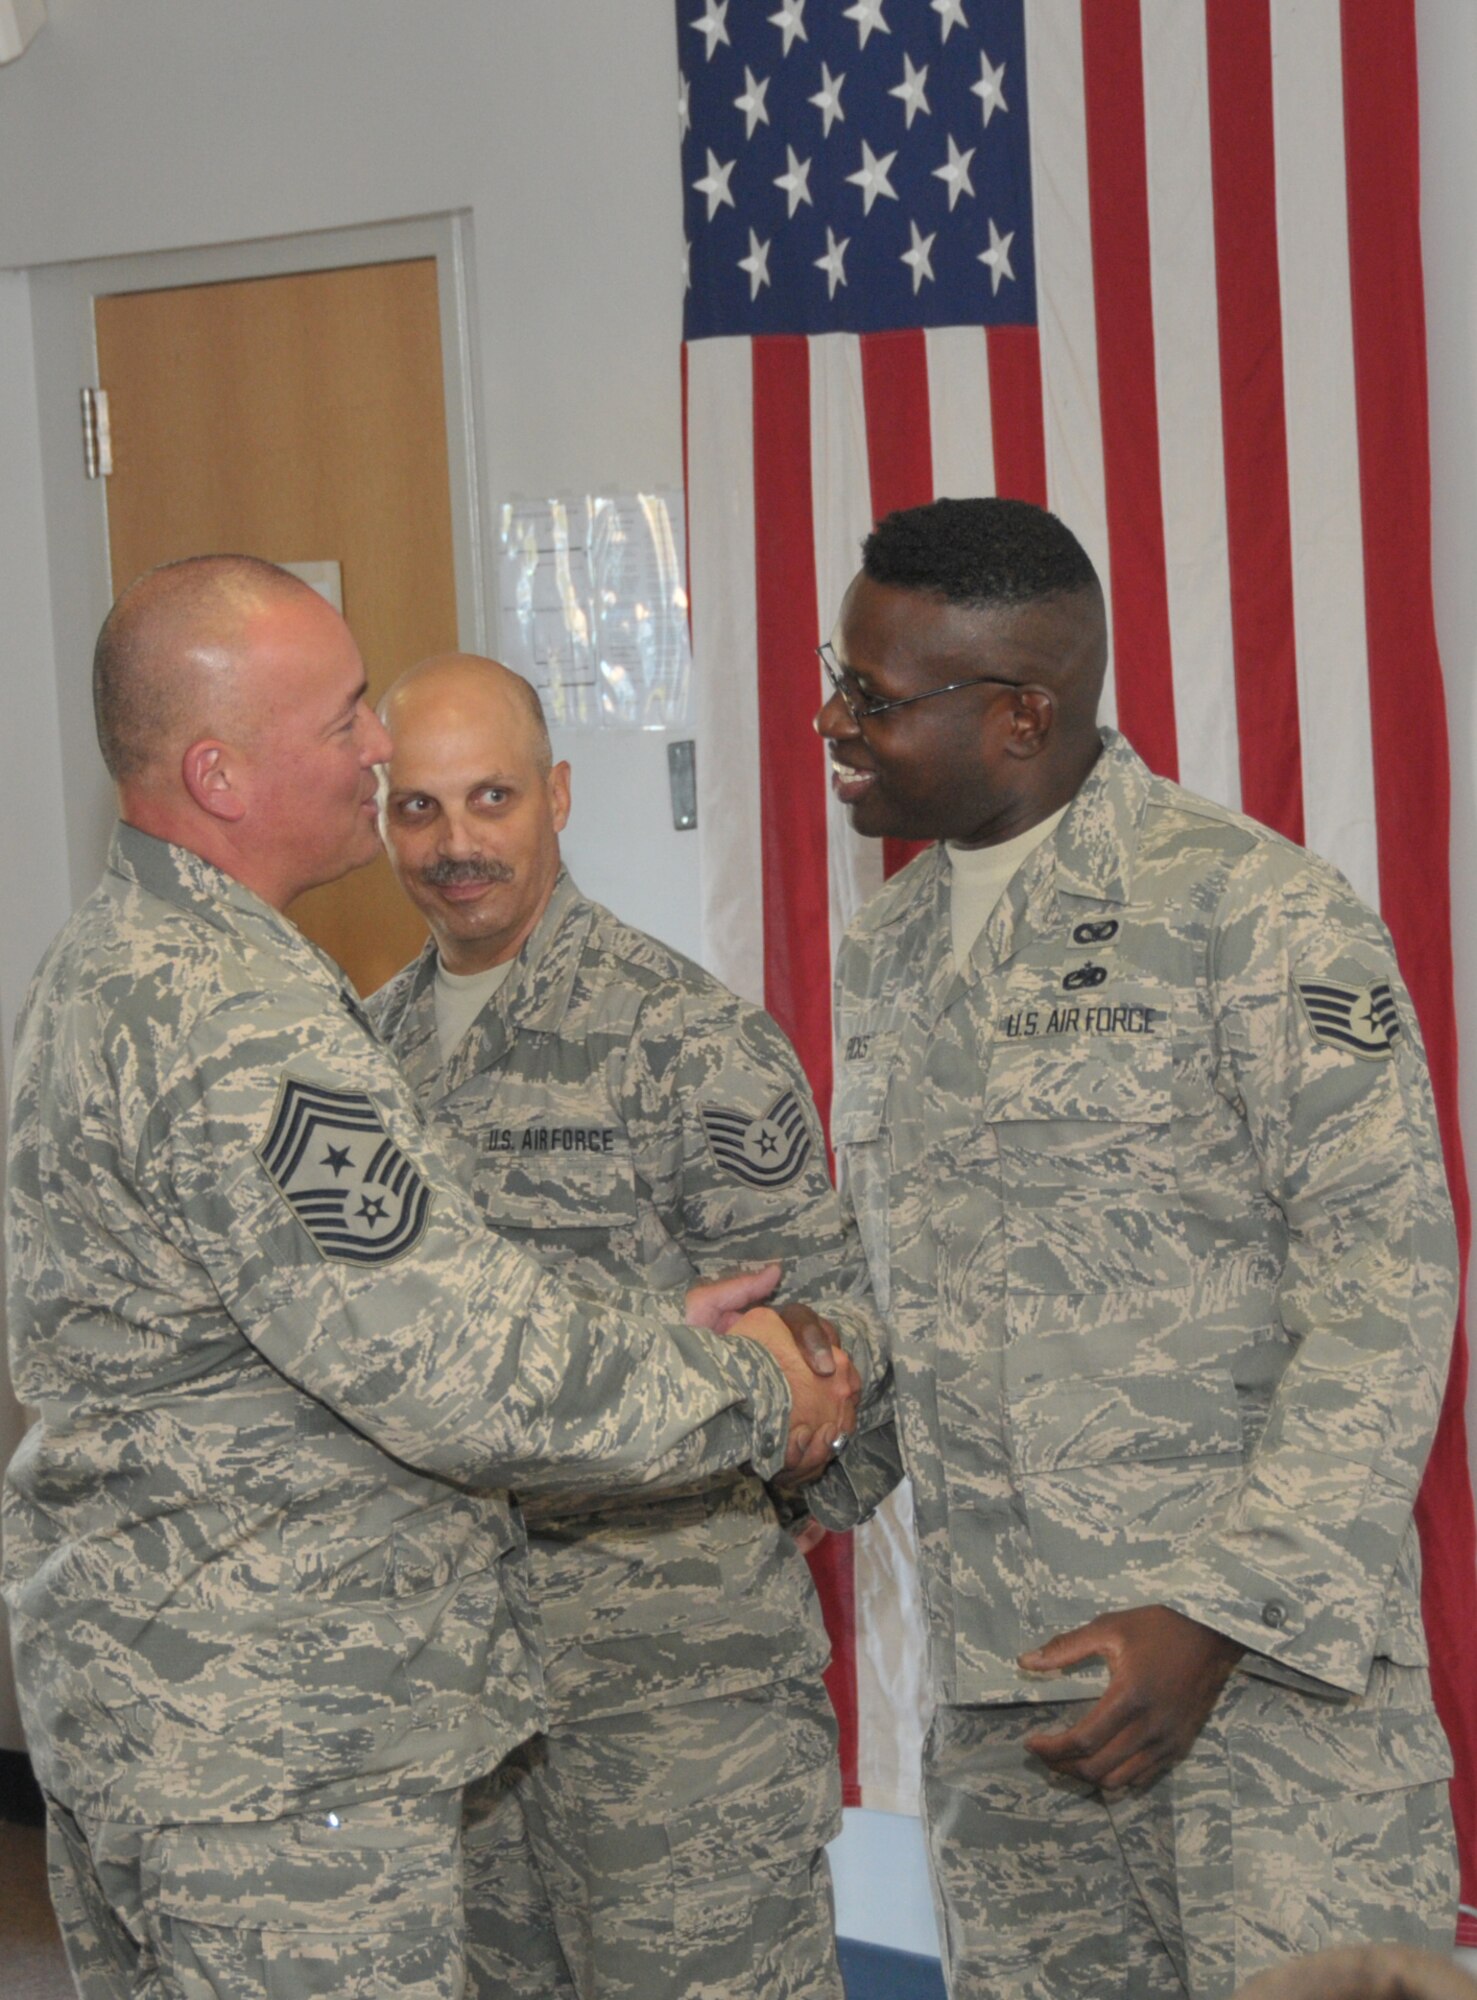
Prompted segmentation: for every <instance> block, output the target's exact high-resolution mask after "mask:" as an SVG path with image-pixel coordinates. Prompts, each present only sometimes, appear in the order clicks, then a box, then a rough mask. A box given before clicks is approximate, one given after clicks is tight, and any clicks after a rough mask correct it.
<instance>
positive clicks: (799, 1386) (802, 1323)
mask: <svg viewBox="0 0 1477 2000" xmlns="http://www.w3.org/2000/svg"><path fill="white" fill-rule="evenodd" d="M779 1280H780V1267H779V1265H778V1264H766V1265H765V1266H764V1267H763V1268H762V1269H760V1270H757V1271H748V1272H744V1273H743V1274H742V1275H740V1276H735V1277H731V1278H718V1279H713V1280H710V1281H709V1282H708V1283H706V1284H701V1285H693V1286H692V1287H691V1288H690V1289H689V1291H688V1294H687V1317H688V1319H689V1321H690V1322H691V1323H692V1324H693V1325H695V1326H706V1327H710V1328H711V1329H712V1330H713V1331H715V1332H717V1333H732V1334H742V1335H743V1336H744V1338H745V1339H747V1340H755V1341H757V1342H758V1343H759V1345H760V1346H761V1347H763V1348H764V1349H765V1350H766V1351H767V1352H768V1353H769V1355H770V1356H771V1357H772V1359H773V1360H774V1361H775V1362H776V1363H777V1364H778V1365H779V1368H780V1371H781V1373H782V1374H783V1375H784V1378H785V1380H786V1382H787V1383H788V1384H789V1389H790V1442H789V1447H788V1449H787V1451H786V1453H785V1470H784V1473H783V1474H782V1475H781V1477H780V1479H779V1480H777V1481H776V1484H779V1485H786V1486H798V1485H804V1484H805V1483H807V1482H808V1481H810V1480H812V1479H819V1477H820V1475H821V1474H822V1473H823V1472H824V1471H825V1469H826V1467H827V1466H828V1465H829V1464H830V1463H831V1460H832V1459H833V1458H834V1457H835V1455H836V1452H837V1451H838V1450H840V1449H841V1446H842V1445H843V1444H844V1443H845V1441H846V1439H847V1438H849V1437H850V1436H851V1434H852V1432H853V1431H854V1430H855V1429H856V1413H857V1405H858V1403H859V1402H860V1400H861V1390H862V1385H861V1377H860V1376H859V1375H858V1374H857V1372H856V1369H855V1367H854V1366H853V1364H852V1360H851V1357H850V1355H848V1354H847V1353H846V1351H845V1349H844V1348H843V1347H842V1346H841V1343H840V1341H839V1340H838V1339H837V1337H836V1329H835V1327H834V1326H832V1324H831V1322H830V1321H829V1320H826V1319H822V1318H821V1317H820V1315H819V1314H818V1313H816V1312H814V1311H812V1309H811V1308H810V1307H809V1306H806V1305H801V1304H799V1303H798V1302H792V1303H790V1304H788V1305H784V1306H781V1307H779V1308H778V1310H775V1311H771V1310H770V1309H769V1308H768V1307H767V1306H759V1305H756V1304H755V1303H754V1302H755V1301H756V1300H758V1299H764V1298H768V1296H769V1294H770V1293H771V1292H772V1291H773V1290H774V1288H775V1286H776V1285H777V1284H778V1283H779Z"/></svg>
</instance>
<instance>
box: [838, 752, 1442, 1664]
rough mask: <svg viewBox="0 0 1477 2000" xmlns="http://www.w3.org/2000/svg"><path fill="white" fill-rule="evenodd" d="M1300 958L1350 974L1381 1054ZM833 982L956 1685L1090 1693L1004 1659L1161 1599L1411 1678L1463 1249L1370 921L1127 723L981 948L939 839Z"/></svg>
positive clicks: (872, 1237) (881, 1282)
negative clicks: (1434, 1443) (959, 928)
mask: <svg viewBox="0 0 1477 2000" xmlns="http://www.w3.org/2000/svg"><path fill="white" fill-rule="evenodd" d="M1310 984H1313V985H1325V986H1326V985H1329V984H1334V985H1337V986H1339V987H1342V988H1343V989H1344V990H1345V991H1347V992H1352V993H1353V994H1354V995H1355V996H1356V998H1355V999H1354V1000H1353V1001H1351V1002H1350V1005H1349V1010H1348V1016H1347V1017H1346V1018H1353V1017H1355V1016H1356V1015H1357V1016H1358V1020H1357V1021H1356V1027H1358V1029H1359V1032H1361V1033H1362V1034H1363V1036H1364V1038H1365V1040H1366V1041H1368V1042H1369V1043H1370V1046H1367V1047H1363V1048H1353V1047H1350V1046H1349V1045H1348V1039H1347V1038H1345V1037H1340V1036H1335V1035H1331V1034H1329V1033H1327V1032H1325V1031H1324V1029H1323V1028H1321V1027H1320V1025H1319V1023H1318V1020H1317V1018H1316V1016H1315V1015H1314V1014H1312V1013H1310V1011H1309V1009H1308V1006H1307V1004H1306V1000H1305V997H1304V995H1303V992H1302V989H1303V988H1305V987H1307V986H1308V985H1310ZM1382 986H1383V987H1386V988H1388V990H1389V993H1390V994H1391V995H1392V996H1393V998H1394V1009H1395V1017H1396V1031H1394V1032H1389V1031H1388V1029H1387V1028H1386V1027H1382V1026H1381V1025H1380V1010H1379V1009H1378V1008H1376V1007H1373V1006H1372V1005H1371V1003H1370V1001H1369V995H1370V994H1372V993H1373V992H1374V989H1376V988H1379V987H1382ZM1361 994H1362V995H1364V996H1365V998H1364V1000H1363V1001H1362V1002H1361V1001H1360V1000H1359V999H1358V997H1357V996H1359V995H1361ZM837 995H838V1001H837V1006H838V1041H839V1049H838V1054H839V1057H840V1061H839V1063H838V1080H837V1087H836V1101H835V1107H834V1111H833V1116H832V1133H833V1138H834V1140H835V1143H836V1148H837V1154H838V1161H839V1165H840V1170H841V1174H842V1179H843V1190H844V1194H845V1198H846V1200H847V1201H848V1202H849V1204H850V1205H851V1207H852V1208H853V1209H854V1210H855V1213H856V1216H857V1220H858V1223H859V1225H860V1228H861V1233H862V1238H863V1241H864V1243H865V1245H866V1248H867V1256H868V1262H869V1264H870V1266H871V1271H872V1277H873V1282H874V1286H875V1288H876V1291H877V1295H878V1301H879V1304H880V1305H881V1307H882V1309H883V1311H884V1312H885V1313H886V1314H887V1316H888V1317H889V1320H890V1323H891V1326H892V1329H893V1334H894V1353H893V1360H894V1367H895V1371H896V1396H897V1408H898V1420H899V1426H900V1430H901V1442H902V1457H903V1460H904V1461H905V1463H906V1466H907V1470H908V1472H909V1473H910V1475H911V1477H912V1480H913V1486H914V1503H915V1511H916V1516H917V1521H918V1528H919V1540H920V1546H921V1561H922V1583H923V1593H924V1599H925V1603H926V1606H927V1613H928V1626H929V1641H930V1653H931V1662H932V1678H933V1684H934V1687H935V1689H936V1691H937V1694H938V1696H939V1698H940V1699H941V1700H943V1701H946V1702H955V1703H971V1702H999V1701H1034V1700H1050V1699H1068V1698H1071V1697H1072V1696H1074V1695H1081V1694H1083V1693H1086V1692H1091V1691H1092V1690H1093V1685H1094V1682H1096V1684H1097V1685H1100V1684H1101V1674H1100V1672H1099V1671H1098V1669H1097V1668H1096V1667H1090V1668H1086V1669H1083V1670H1079V1671H1074V1672H1073V1673H1072V1674H1071V1675H1070V1676H1067V1677H1059V1678H1056V1679H1053V1680H1043V1679H1042V1678H1041V1677H1037V1678H1035V1679H1034V1680H1027V1679H1024V1678H1023V1677H1022V1675H1021V1674H1020V1672H1019V1670H1018V1669H1017V1668H1016V1666H1015V1659H1016V1656H1017V1654H1019V1653H1021V1652H1023V1651H1025V1650H1026V1649H1027V1648H1029V1647H1031V1646H1034V1645H1038V1644H1040V1643H1042V1642H1043V1641H1044V1640H1045V1639H1047V1638H1048V1637H1050V1636H1051V1635H1052V1634H1053V1633H1056V1632H1062V1631H1066V1630H1068V1629H1070V1628H1072V1627H1075V1626H1078V1625H1081V1624H1084V1623H1086V1622H1087V1621H1088V1620H1089V1619H1091V1618H1093V1617H1095V1616H1096V1615H1097V1614H1098V1613H1100V1612H1103V1611H1108V1610H1112V1609H1122V1608H1124V1607H1126V1606H1130V1605H1135V1604H1148V1603H1163V1604H1169V1605H1171V1606H1173V1607H1174V1608H1176V1609H1178V1610H1180V1611H1182V1612H1184V1613H1185V1614H1186V1615H1187V1616H1189V1617H1192V1618H1196V1619H1198V1620H1200V1621H1201V1622H1202V1623H1204V1624H1207V1625H1210V1626H1213V1627H1214V1628H1215V1629H1216V1630H1218V1631H1220V1632H1224V1633H1226V1634H1228V1635H1229V1636H1230V1637H1232V1638H1234V1639H1237V1640H1239V1641H1240V1642H1241V1643H1242V1644H1243V1645H1245V1646H1247V1647H1248V1648H1249V1649H1250V1654H1249V1657H1248V1665H1249V1666H1251V1667H1252V1669H1253V1670H1255V1671H1258V1672H1263V1673H1270V1674H1273V1675H1280V1676H1284V1677H1291V1678H1292V1679H1294V1680H1295V1681H1296V1682H1297V1683H1298V1684H1300V1685H1304V1686H1312V1687H1315V1688H1317V1689H1318V1690H1320V1691H1322V1692H1325V1693H1332V1692H1343V1693H1347V1694H1358V1693H1360V1692H1361V1691H1362V1690H1363V1689H1364V1687H1365V1686H1366V1683H1367V1682H1368V1679H1369V1674H1370V1668H1371V1663H1372V1661H1373V1660H1374V1659H1375V1658H1376V1657H1384V1658H1388V1659H1390V1660H1394V1661H1397V1662H1399V1663H1401V1664H1405V1665H1420V1664H1423V1663H1424V1661H1425V1657H1426V1654H1425V1639H1424V1635H1423V1633H1422V1629H1421V1621H1420V1607H1419V1592H1418V1571H1419V1559H1418V1553H1417V1546H1416V1535H1415V1529H1414V1525H1413V1522H1412V1518H1411V1508H1412V1503H1413V1501H1414V1498H1415V1492H1416V1488H1417V1486H1418V1484H1419V1481H1420V1476H1421V1471H1422V1468H1423V1466H1424V1464H1425V1460H1426V1455H1427V1452H1428V1450H1429V1447H1430V1443H1431V1437H1432V1433H1433V1430H1434V1428H1435V1423H1436V1416H1437V1412H1438V1409H1439V1407H1440V1401H1441V1395H1442V1390H1443V1387H1444V1383H1445V1377H1446V1367H1447V1357H1448V1353H1449V1348H1450V1341H1451V1333H1452V1326H1453V1321H1454V1315H1455V1298H1456V1246H1455V1237H1454V1234H1453V1229H1452V1221H1451V1210H1450V1205H1449V1202H1448V1200H1447V1195H1446V1187H1445V1182H1444V1178H1443V1173H1442V1165H1441V1153H1440V1146H1439V1141H1438V1136H1437V1131H1436V1121H1435V1114H1434V1111H1433V1108H1432V1103H1431V1096H1430V1091H1429V1087H1428V1084H1427V1079H1426V1072H1425V1063H1424V1057H1423V1053H1422V1049H1421V1043H1420V1034H1419V1029H1418V1026H1417V1023H1416V1019H1415V1014H1414V1011H1413V1009H1412V1007H1411V1004H1410V998H1409V996H1408V994H1407V993H1406V991H1405V988H1404V987H1403V985H1402V984H1401V982H1400V977H1399V973H1398V971H1397V970H1396V966H1395V961H1394V954H1393V950H1392V947H1391V944H1390V940H1389V937H1388V934H1387V933H1386V931H1385V929H1384V927H1383V926H1382V925H1381V923H1380V922H1379V920H1378V918H1377V917H1375V915H1374V914H1373V913H1372V912H1371V911H1370V910H1368V909H1367V908H1366V907H1365V906H1364V905H1363V904H1362V903H1360V902H1359V900H1358V899H1357V898H1356V897H1355V896H1354V894H1353V892H1352V891H1351V890H1350V889H1349V887H1348V885H1347V884H1346V883H1345V882H1344V881H1343V879H1342V877H1341V876H1339V875H1338V874H1337V873H1336V871H1335V870H1333V869H1332V868H1330V867H1329V866H1328V865H1327V864H1326V863H1324V862H1321V861H1319V860H1317V859H1316V858H1314V857H1313V856H1311V855H1308V854H1306V853H1304V852H1303V851H1302V850H1301V849H1299V848H1295V847H1293V846H1291V845H1290V844H1289V843H1288V842H1286V841H1283V840H1281V839H1279V838H1278V837H1277V836H1276V835H1274V834H1271V833H1269V832H1268V831H1267V830H1266V829H1265V828H1262V827H1259V826H1257V825H1255V824H1254V823H1253V822H1252V821H1249V820H1246V819H1244V818H1242V817H1240V816H1239V815H1237V814H1235V813H1231V812H1228V811H1226V810H1224V809H1222V808H1221V807H1219V806H1216V805H1213V804H1211V803H1210V802H1208V801H1206V800H1202V799H1198V798H1195V797H1194V796H1193V795H1191V794H1190V793H1187V792H1184V791H1182V790H1181V789H1180V788H1179V787H1178V786H1176V785H1172V784H1170V783H1168V782H1167V781H1165V780H1162V779H1158V778H1155V777H1153V776H1151V774H1150V773H1149V772H1148V770H1147V769H1146V767H1145V766H1144V765H1143V764H1142V763H1141V762H1140V761H1139V759H1138V758H1137V757H1136V756H1135V755H1134V754H1133V752H1132V751H1131V750H1130V749H1129V748H1128V746H1127V744H1126V743H1125V742H1123V740H1122V739H1121V738H1119V737H1117V736H1115V735H1113V734H1112V732H1107V733H1106V748H1105V750H1104V752H1103V755H1102V756H1101V758H1100V759H1099V761H1098V763H1097V765H1096V766H1095V768H1094V769H1093V771H1092V773H1091V774H1090V776H1089V777H1088V778H1087V780H1086V782H1085V783H1084V785H1083V786H1082V789H1081V790H1080V791H1079V793H1078V794H1077V797H1076V799H1075V801H1074V802H1073V804H1072V806H1071V808H1070V809H1069V811H1068V812H1067V815H1066V817H1065V818H1064V819H1063V821H1062V823H1061V825H1060V826H1059V827H1058V828H1057V830H1056V833H1055V834H1054V835H1053V836H1052V837H1051V838H1050V839H1048V840H1047V841H1045V842H1044V843H1043V844H1042V845H1041V846H1040V847H1038V848H1037V849H1036V850H1035V852H1034V853H1033V854H1032V855H1031V856H1030V857H1029V858H1028V859H1027V860H1026V862H1024V863H1023V865H1022V867H1021V869H1020V871H1019V873H1018V874H1017V875H1016V876H1015V878H1014V879H1013V881H1012V882H1011V884H1010V885H1009V888H1008V889H1007V891H1006V893H1005V895H1004V896H1003V897H1002V899H1001V901H1000V904H999V905H998V906H997V908H996V910H995V911H994V913H993V914H992V916H991V917H990V919H989V921H988V922H987V924H986V926H985V928H984V930H983V932H982V933H981V936H980V938H979V940H978V942H977V944H976V946H975V950H974V954H973V959H972V962H971V964H970V965H969V966H968V967H966V968H965V969H963V970H962V971H961V970H960V969H958V968H956V966H955V964H954V961H953V957H952V954H951V949H950V941H949V924H948V863H947V857H946V856H945V855H944V854H943V853H942V851H939V850H935V851H933V852H930V853H929V854H926V855H924V856H922V857H921V858H920V859H919V860H918V861H916V862H914V863H913V864H912V865H911V866H910V867H909V868H908V869H906V870H905V871H904V872H903V874H902V875H900V876H898V877H897V878H896V879H895V880H894V881H893V882H891V883H890V884H889V885H888V886H887V887H886V888H885V889H884V890H883V891H882V892H881V894H880V895H878V896H877V897H875V898H874V899H873V900H872V902H870V903H869V904H868V905H867V907H866V909H865V910H864V911H863V912H862V914H861V916H860V917H859V918H858V920H857V922H856V924H855V925H854V926H853V928H852V930H851V932H850V933H849V935H848V937H847V939H846V941H845V943H844V945H843V947H842V951H841V954H840V958H839V964H838V974H837ZM1361 1008H1362V1012H1361ZM867 1452H868V1444H867V1442H866V1440H859V1441H858V1443H857V1444H856V1445H854V1446H853V1451H852V1452H849V1453H848V1455H847V1457H848V1465H847V1470H848V1472H849V1473H852V1475H853V1477H854V1478H856V1477H860V1476H861V1474H860V1469H859V1468H860V1465H861V1462H862V1461H863V1460H864V1459H865V1457H866V1454H867ZM853 1453H855V1454H856V1456H857V1459H858V1467H855V1468H854V1467H853V1466H852V1464H851V1462H850V1461H851V1459H852V1456H853Z"/></svg>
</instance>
